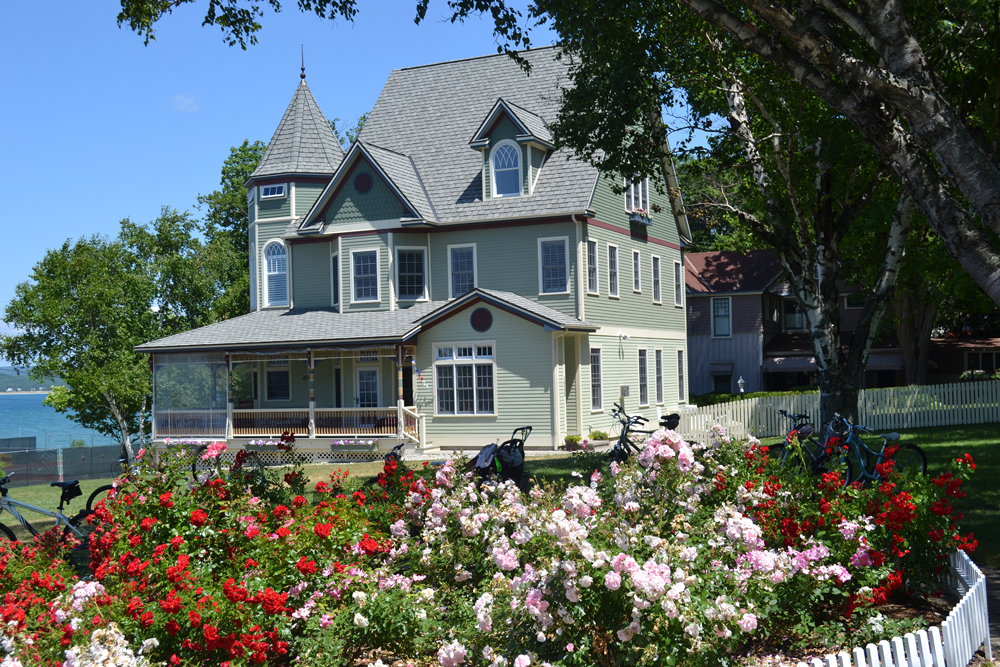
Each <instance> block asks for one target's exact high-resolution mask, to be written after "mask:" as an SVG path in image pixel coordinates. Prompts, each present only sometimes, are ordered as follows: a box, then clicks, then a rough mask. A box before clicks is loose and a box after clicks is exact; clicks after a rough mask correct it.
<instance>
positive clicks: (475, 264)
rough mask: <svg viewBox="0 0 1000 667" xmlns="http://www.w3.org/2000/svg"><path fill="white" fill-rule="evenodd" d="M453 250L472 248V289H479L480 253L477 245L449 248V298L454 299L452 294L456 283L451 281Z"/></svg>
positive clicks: (463, 244)
mask: <svg viewBox="0 0 1000 667" xmlns="http://www.w3.org/2000/svg"><path fill="white" fill-rule="evenodd" d="M452 248H472V289H476V288H477V287H479V251H478V250H477V249H476V244H475V243H455V244H452V245H449V246H448V298H449V299H454V298H455V295H454V294H452V290H453V288H454V282H453V281H452V279H451V274H452V270H451V249H452Z"/></svg>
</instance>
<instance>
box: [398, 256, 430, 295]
mask: <svg viewBox="0 0 1000 667" xmlns="http://www.w3.org/2000/svg"><path fill="white" fill-rule="evenodd" d="M426 257H427V253H426V251H425V249H424V248H397V249H396V285H397V287H396V291H397V293H398V297H399V300H400V301H416V300H417V299H426V298H427V280H426V278H425V277H424V276H425V272H426V270H427V262H426Z"/></svg>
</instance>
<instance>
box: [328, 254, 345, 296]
mask: <svg viewBox="0 0 1000 667" xmlns="http://www.w3.org/2000/svg"><path fill="white" fill-rule="evenodd" d="M334 262H336V267H334ZM335 280H336V281H337V282H336V285H337V286H338V287H339V289H337V290H334V289H333V286H334V284H335V283H334V281H335ZM343 292H344V267H343V266H342V265H341V263H340V252H338V251H337V250H334V251H333V252H332V253H330V305H331V306H339V305H340V302H341V300H342V299H343ZM334 294H336V295H337V296H336V298H335V297H334Z"/></svg>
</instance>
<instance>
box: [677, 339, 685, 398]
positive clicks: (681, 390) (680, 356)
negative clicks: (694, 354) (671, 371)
mask: <svg viewBox="0 0 1000 667" xmlns="http://www.w3.org/2000/svg"><path fill="white" fill-rule="evenodd" d="M677 400H678V402H680V403H683V402H684V401H686V400H687V385H686V384H684V350H677Z"/></svg>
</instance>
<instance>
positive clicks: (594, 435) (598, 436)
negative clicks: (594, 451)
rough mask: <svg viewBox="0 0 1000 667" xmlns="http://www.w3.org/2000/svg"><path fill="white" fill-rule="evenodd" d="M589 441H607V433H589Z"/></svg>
mask: <svg viewBox="0 0 1000 667" xmlns="http://www.w3.org/2000/svg"><path fill="white" fill-rule="evenodd" d="M590 439H591V440H607V439H608V433H607V431H591V432H590Z"/></svg>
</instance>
